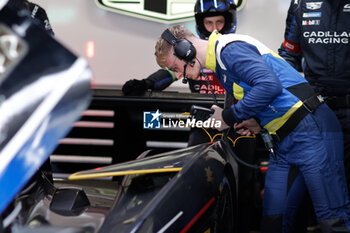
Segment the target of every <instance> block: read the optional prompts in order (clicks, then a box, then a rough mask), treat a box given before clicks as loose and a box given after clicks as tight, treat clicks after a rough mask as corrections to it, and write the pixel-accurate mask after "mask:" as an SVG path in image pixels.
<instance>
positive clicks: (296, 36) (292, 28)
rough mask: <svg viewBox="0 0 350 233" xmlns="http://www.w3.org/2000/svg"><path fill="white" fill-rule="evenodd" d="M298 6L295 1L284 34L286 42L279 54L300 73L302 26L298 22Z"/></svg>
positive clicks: (291, 6)
mask: <svg viewBox="0 0 350 233" xmlns="http://www.w3.org/2000/svg"><path fill="white" fill-rule="evenodd" d="M297 10H298V4H296V3H295V0H292V1H291V4H290V7H289V9H288V14H287V19H286V28H285V32H284V41H283V43H282V44H281V47H280V48H279V49H278V53H279V55H280V56H281V57H283V58H284V59H285V60H286V61H287V62H288V63H289V64H290V65H291V66H293V67H294V68H295V69H296V70H298V71H299V72H302V65H301V60H302V51H301V48H300V24H299V23H298V22H297V21H296V14H297Z"/></svg>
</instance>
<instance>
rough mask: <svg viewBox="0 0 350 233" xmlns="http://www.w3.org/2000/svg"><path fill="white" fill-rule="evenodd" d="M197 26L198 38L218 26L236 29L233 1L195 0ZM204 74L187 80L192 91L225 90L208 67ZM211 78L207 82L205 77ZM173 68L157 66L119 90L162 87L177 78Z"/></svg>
mask: <svg viewBox="0 0 350 233" xmlns="http://www.w3.org/2000/svg"><path fill="white" fill-rule="evenodd" d="M194 12H195V19H196V30H197V33H198V35H199V36H200V38H202V39H208V37H209V35H210V33H211V32H212V31H214V30H218V31H219V32H220V33H222V34H227V33H234V32H235V31H236V25H237V21H236V5H235V4H234V2H233V0H197V2H196V4H195V7H194ZM207 72H208V74H207V77H200V79H199V80H188V83H189V88H190V90H191V92H199V93H211V91H213V92H214V94H224V93H225V90H224V88H223V87H222V86H221V84H220V83H219V82H218V81H217V80H216V79H215V78H214V77H213V73H212V72H211V71H207ZM206 79H209V81H210V82H211V86H209V84H208V81H207V80H206ZM176 80H177V78H176V77H175V76H174V74H173V72H171V71H170V70H168V69H166V68H165V69H160V70H158V71H156V72H155V73H153V74H151V75H150V76H148V77H147V78H145V79H142V80H137V79H132V80H129V81H127V82H126V83H125V84H124V85H123V87H122V91H123V93H124V94H125V95H140V94H142V93H144V92H145V91H147V90H156V91H161V90H164V89H165V88H167V87H168V86H169V85H170V84H172V83H173V82H174V81H176Z"/></svg>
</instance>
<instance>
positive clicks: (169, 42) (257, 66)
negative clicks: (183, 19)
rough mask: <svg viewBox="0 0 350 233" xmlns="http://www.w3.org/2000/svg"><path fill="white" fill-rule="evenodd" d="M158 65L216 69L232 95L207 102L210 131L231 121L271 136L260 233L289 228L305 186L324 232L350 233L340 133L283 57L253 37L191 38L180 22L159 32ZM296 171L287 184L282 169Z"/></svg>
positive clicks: (193, 71)
mask: <svg viewBox="0 0 350 233" xmlns="http://www.w3.org/2000/svg"><path fill="white" fill-rule="evenodd" d="M155 49H156V51H155V55H156V59H157V63H158V64H159V65H160V66H161V67H168V68H169V69H170V70H172V71H173V72H174V73H175V76H176V77H177V78H182V77H185V78H189V79H194V80H196V79H198V77H199V75H200V72H201V70H202V69H203V67H206V68H208V69H210V70H212V71H214V72H215V74H216V77H217V78H218V80H219V81H220V83H221V84H222V85H223V86H224V88H225V90H226V91H227V93H229V94H231V95H232V96H234V97H235V98H236V99H238V100H239V101H238V103H237V104H235V105H232V106H231V107H230V108H228V109H224V110H223V109H222V108H220V107H218V106H215V105H213V106H212V109H213V110H214V113H213V115H212V118H213V119H214V120H216V121H220V122H221V126H220V127H218V128H217V129H219V130H224V129H228V128H229V127H234V128H235V129H236V130H237V131H238V132H239V133H241V134H244V135H250V134H251V133H254V134H257V133H259V132H260V130H261V128H262V127H263V128H265V129H266V130H268V131H269V132H270V133H271V134H272V135H274V138H275V142H276V147H275V152H276V158H273V157H272V156H270V163H269V169H268V170H267V175H266V180H265V191H264V198H263V221H262V226H261V232H262V233H273V232H290V231H291V229H292V228H293V220H294V218H295V214H296V213H295V207H297V206H298V205H299V204H300V201H301V197H302V196H303V195H304V193H305V192H306V190H308V191H309V193H310V196H311V199H312V202H313V205H314V210H315V213H316V216H317V220H318V221H319V223H320V226H321V229H322V231H323V232H324V233H328V232H350V203H349V199H348V190H347V187H346V181H345V174H344V165H343V137H342V132H341V127H340V124H339V121H338V119H337V117H336V116H335V114H334V113H333V111H332V110H330V109H329V107H328V106H327V105H326V104H325V103H324V102H323V99H322V98H321V97H320V96H318V95H316V94H315V92H314V91H313V89H312V88H311V86H310V85H309V83H308V82H307V81H306V80H305V79H304V78H303V77H302V76H301V75H300V74H299V73H298V72H297V71H296V70H295V69H294V68H293V67H291V66H290V65H289V64H288V63H287V62H286V61H285V60H284V59H282V58H281V57H279V56H278V55H277V54H276V53H274V52H272V50H270V49H268V48H267V47H266V46H265V45H263V44H262V43H260V42H259V41H257V40H255V39H254V38H252V37H249V36H245V35H237V34H228V35H221V34H219V33H218V32H217V31H214V32H213V33H212V34H211V35H210V37H209V40H208V41H207V40H203V39H199V38H197V37H195V36H194V35H193V34H192V33H191V32H190V31H189V30H188V29H186V28H185V27H184V26H181V25H176V26H172V27H170V28H169V29H167V30H165V31H164V32H163V34H162V36H161V38H159V40H158V41H157V44H156V47H155ZM292 166H296V167H297V168H298V169H299V171H300V173H299V174H298V177H297V178H296V179H294V180H293V182H292V183H288V175H289V170H290V169H291V167H292Z"/></svg>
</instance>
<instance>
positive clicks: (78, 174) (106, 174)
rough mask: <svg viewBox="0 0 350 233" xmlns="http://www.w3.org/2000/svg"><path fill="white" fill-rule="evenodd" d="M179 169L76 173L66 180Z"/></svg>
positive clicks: (177, 168)
mask: <svg viewBox="0 0 350 233" xmlns="http://www.w3.org/2000/svg"><path fill="white" fill-rule="evenodd" d="M181 169H182V168H181V167H174V168H158V169H143V170H127V171H115V172H99V173H89V174H80V172H76V173H74V174H72V175H70V176H69V177H68V180H84V179H93V178H101V177H110V176H126V175H135V174H150V173H163V172H179V171H181Z"/></svg>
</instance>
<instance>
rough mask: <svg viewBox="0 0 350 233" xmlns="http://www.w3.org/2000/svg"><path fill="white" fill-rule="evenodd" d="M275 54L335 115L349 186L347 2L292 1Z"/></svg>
mask: <svg viewBox="0 0 350 233" xmlns="http://www.w3.org/2000/svg"><path fill="white" fill-rule="evenodd" d="M279 54H280V55H281V56H282V57H283V58H284V59H285V60H286V61H287V62H288V63H289V64H290V65H292V66H293V67H294V68H295V69H297V70H298V71H300V72H304V75H305V78H306V79H307V80H308V81H309V83H310V84H311V86H312V87H313V88H314V90H315V92H317V93H320V94H321V95H322V96H323V97H324V98H325V101H326V102H327V104H328V106H329V107H330V108H331V109H332V110H333V111H334V112H335V114H336V115H337V117H338V119H339V121H340V124H341V126H342V129H343V135H344V163H345V170H346V175H347V185H348V187H350V56H349V55H350V1H347V0H333V1H328V0H319V1H317V2H315V1H310V0H297V1H296V0H292V1H291V3H290V7H289V10H288V15H287V19H286V27H285V33H284V42H283V43H282V45H281V47H280V49H279Z"/></svg>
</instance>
